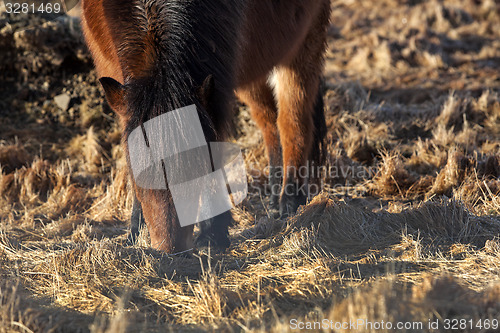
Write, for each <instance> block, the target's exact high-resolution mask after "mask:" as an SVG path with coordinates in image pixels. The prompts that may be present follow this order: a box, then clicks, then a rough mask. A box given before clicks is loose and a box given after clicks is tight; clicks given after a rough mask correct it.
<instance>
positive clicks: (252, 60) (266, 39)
mask: <svg viewBox="0 0 500 333" xmlns="http://www.w3.org/2000/svg"><path fill="white" fill-rule="evenodd" d="M323 1H329V0H323ZM323 1H321V0H275V1H269V0H251V1H249V4H248V9H247V13H246V22H245V24H244V27H243V34H242V41H241V43H242V48H241V54H240V59H239V63H238V67H239V70H238V74H237V85H238V87H243V86H245V85H247V84H249V83H251V82H255V81H257V80H261V79H263V78H266V77H267V76H268V74H269V72H270V71H271V70H272V69H273V67H275V66H277V65H286V64H287V63H288V62H289V61H291V60H292V59H293V58H294V55H295V54H296V53H297V51H298V49H299V48H301V47H302V46H303V42H304V39H305V37H306V36H307V33H308V32H309V30H310V29H311V26H312V25H313V23H314V20H315V19H317V17H318V14H319V11H320V10H321V8H323V6H322V2H323Z"/></svg>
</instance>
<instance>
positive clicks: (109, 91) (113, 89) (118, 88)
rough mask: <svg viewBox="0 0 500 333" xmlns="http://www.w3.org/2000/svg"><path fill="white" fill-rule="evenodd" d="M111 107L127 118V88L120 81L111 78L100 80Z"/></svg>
mask: <svg viewBox="0 0 500 333" xmlns="http://www.w3.org/2000/svg"><path fill="white" fill-rule="evenodd" d="M99 82H101V85H102V87H103V88H104V94H105V95H106V100H107V101H108V104H109V106H110V107H111V108H112V109H113V110H114V111H115V112H116V113H117V114H118V115H120V116H122V117H124V116H126V112H127V107H126V105H125V87H124V86H123V85H122V84H121V83H120V82H118V81H116V80H115V79H113V78H110V77H102V78H100V79H99Z"/></svg>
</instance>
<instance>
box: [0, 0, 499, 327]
mask: <svg viewBox="0 0 500 333" xmlns="http://www.w3.org/2000/svg"><path fill="white" fill-rule="evenodd" d="M332 6H333V14H332V22H333V25H332V27H331V29H330V37H331V38H330V40H329V50H328V54H327V61H326V74H325V80H326V87H327V89H326V91H325V102H326V107H327V124H328V128H329V131H328V137H327V140H328V142H327V143H328V156H327V167H329V168H330V169H329V170H334V171H335V172H333V173H330V174H328V176H325V175H324V176H325V177H324V178H323V185H324V187H323V191H322V193H321V194H320V195H318V196H316V197H314V198H311V200H310V202H309V203H308V204H307V205H306V206H304V207H302V208H300V210H299V213H298V214H297V215H296V216H294V217H292V218H290V219H288V220H276V219H273V218H271V217H269V216H268V214H267V211H266V207H267V204H268V198H266V197H265V196H263V195H261V190H263V189H265V188H266V186H267V185H266V181H265V178H266V177H265V176H264V175H263V174H262V172H261V171H262V170H263V169H264V167H265V165H266V163H267V161H266V157H265V153H264V148H263V147H262V138H261V136H260V134H259V132H258V131H257V130H256V128H255V125H254V123H253V122H252V121H251V120H250V117H249V115H248V110H246V108H245V107H240V108H239V116H238V125H239V130H238V131H239V133H238V135H237V137H236V141H237V142H238V144H240V146H241V147H242V148H243V150H244V155H245V159H246V162H247V169H248V170H249V181H250V185H251V190H250V193H249V196H248V198H247V200H245V202H244V203H243V204H242V205H241V206H240V207H238V208H237V209H235V210H234V211H233V216H234V218H235V221H236V223H235V225H234V226H233V227H232V228H231V229H230V235H231V238H232V246H231V248H230V249H229V250H228V251H227V253H225V254H223V255H215V256H211V255H210V254H208V253H195V254H194V255H193V256H192V257H182V256H168V255H164V254H161V253H157V252H155V251H153V250H151V249H150V248H149V239H148V234H147V231H146V230H143V231H142V232H141V234H140V236H139V242H138V244H137V245H135V246H129V245H127V244H126V242H125V240H126V231H127V227H128V222H127V219H128V217H129V215H130V211H131V203H132V197H131V193H130V189H129V185H128V176H127V173H126V170H125V163H124V157H123V152H122V150H121V147H120V146H119V142H120V133H119V130H118V129H117V125H116V123H115V121H114V120H113V116H112V113H111V112H110V110H109V109H108V108H107V107H103V105H104V103H103V97H102V95H101V93H100V91H99V90H98V89H97V87H98V83H97V82H96V77H95V72H94V71H93V70H91V69H90V68H91V67H90V58H89V56H88V54H87V53H86V52H85V51H84V49H83V47H82V45H83V44H82V41H81V40H78V38H77V36H78V27H77V26H76V27H75V26H71V24H72V23H71V22H68V21H55V22H50V23H43V22H42V23H43V24H40V25H38V26H37V28H36V29H35V30H33V31H37V34H38V35H37V36H39V40H40V41H44V42H43V43H35V42H34V39H33V36H34V35H33V33H32V32H29V31H28V32H26V33H9V28H8V27H4V28H1V27H0V45H2V47H4V46H5V47H6V48H11V49H12V52H11V53H5V54H1V55H0V58H1V60H2V64H1V65H0V70H1V71H2V73H6V74H5V75H4V77H2V78H0V80H5V81H6V82H7V84H6V85H4V84H3V83H2V86H5V87H6V88H5V91H3V90H2V91H0V97H1V98H0V140H1V141H0V170H1V172H0V280H1V283H0V332H19V331H21V332H68V331H75V332H82V331H83V332H87V331H90V332H109V333H118V332H137V331H159V332H165V331H179V330H181V331H227V332H234V331H255V332H260V331H262V332H267V331H274V332H282V331H291V330H292V327H291V326H290V322H291V320H295V319H297V320H299V321H303V322H310V323H313V322H314V321H321V320H323V319H328V320H332V321H335V322H344V321H349V320H357V319H364V320H365V321H371V322H376V321H381V320H384V321H385V322H388V321H390V322H393V323H396V322H403V321H405V322H406V321H408V322H422V323H423V324H424V328H423V329H408V330H407V331H408V332H411V331H413V332H415V331H417V332H420V331H424V332H441V331H443V329H442V328H443V326H441V327H440V328H441V329H431V328H429V327H427V326H425V325H427V323H428V322H429V320H431V321H433V322H434V321H436V320H437V321H439V322H440V324H441V325H442V324H443V323H444V320H445V319H453V318H455V319H467V320H469V319H472V320H474V321H477V320H478V319H493V318H497V319H498V314H499V313H500V279H499V276H500V265H499V263H500V240H499V236H500V154H499V151H500V83H499V82H500V81H499V80H498V68H500V60H499V59H500V42H499V40H500V28H499V25H498V22H499V21H500V7H499V5H498V4H497V3H496V2H495V1H493V0H483V1H473V0H465V1H463V0H460V1H459V0H432V1H413V0H412V1H410V0H408V1H395V0H381V1H377V2H370V1H332ZM0 22H2V23H0V24H4V23H3V21H0ZM33 25H34V26H35V25H36V22H35V23H33ZM68 25H69V27H68ZM49 35H50V36H55V37H58V38H48V37H47V36H49ZM56 40H57V41H56ZM44 43H45V44H44ZM51 43H52V44H51ZM47 45H49V46H47ZM71 50H73V51H71ZM14 55H15V56H14ZM9 56H10V57H14V58H12V59H11V58H9ZM9 59H10V60H9ZM4 60H5V61H4ZM14 60H15V61H14ZM8 64H12V65H8ZM48 74H49V75H48ZM9 80H10V81H9ZM61 93H67V94H68V95H69V96H71V102H70V105H69V109H68V110H67V111H62V110H60V109H59V108H58V107H57V105H56V104H55V103H54V102H53V100H52V99H53V97H54V96H56V95H58V94H61ZM4 110H6V111H5V112H4ZM319 330H320V329H315V331H319ZM351 331H359V332H375V331H377V332H384V331H389V330H383V329H381V330H374V329H370V328H366V327H364V328H360V329H358V330H351ZM392 331H394V330H392ZM462 331H467V332H468V331H477V332H479V331H481V330H479V329H464V330H462ZM484 331H488V330H483V331H482V332H484ZM490 331H491V332H493V331H494V330H490Z"/></svg>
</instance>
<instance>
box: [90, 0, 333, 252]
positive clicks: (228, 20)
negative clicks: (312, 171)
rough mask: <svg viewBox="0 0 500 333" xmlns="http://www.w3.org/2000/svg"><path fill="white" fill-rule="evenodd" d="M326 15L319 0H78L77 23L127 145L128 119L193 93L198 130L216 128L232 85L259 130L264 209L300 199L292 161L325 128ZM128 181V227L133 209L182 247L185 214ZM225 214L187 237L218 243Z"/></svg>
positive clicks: (219, 131)
mask: <svg viewBox="0 0 500 333" xmlns="http://www.w3.org/2000/svg"><path fill="white" fill-rule="evenodd" d="M329 15H330V0H84V1H83V18H82V23H83V29H84V34H85V38H86V41H87V43H88V46H89V48H90V51H91V52H92V55H93V58H94V61H95V66H96V68H97V72H98V74H99V76H100V77H101V79H100V82H101V84H102V86H103V88H104V91H105V94H106V99H107V101H108V103H109V105H110V106H111V107H112V108H113V110H114V111H115V112H116V113H117V115H118V116H119V120H120V124H121V126H122V130H123V145H124V147H125V151H126V152H127V154H128V149H127V147H126V145H127V138H128V135H129V134H130V133H131V131H133V130H134V129H135V128H137V127H138V126H141V124H143V123H144V122H146V121H148V120H150V119H152V118H155V117H157V116H159V115H161V114H163V113H166V112H169V111H171V110H175V109H178V108H181V107H184V106H188V105H192V104H195V105H196V106H197V109H198V113H199V116H200V119H201V122H202V127H203V131H204V134H205V137H206V141H207V142H210V141H222V140H224V139H225V138H226V133H228V131H227V128H228V120H229V119H230V116H231V111H232V109H233V104H232V102H233V99H234V95H235V92H236V95H237V96H238V97H239V99H241V101H243V102H244V103H246V104H247V105H248V106H249V107H250V110H251V114H252V116H253V119H254V120H255V121H256V123H257V125H258V126H259V128H260V129H261V130H262V132H263V136H264V142H265V144H266V148H267V153H268V156H269V162H270V184H271V188H272V189H273V190H272V193H271V209H274V210H275V211H279V213H280V214H281V216H282V217H283V216H287V215H289V214H293V213H295V211H296V209H297V208H298V206H299V205H301V204H304V203H305V202H306V198H307V190H306V189H305V187H304V184H306V183H307V179H305V178H304V177H303V176H301V175H299V174H298V172H297V170H299V168H301V167H304V166H306V167H307V165H309V164H310V162H311V161H312V160H314V159H315V158H316V157H318V156H319V152H320V149H321V146H322V141H323V137H324V135H325V132H326V129H325V120H324V113H323V105H322V98H321V95H320V94H319V86H320V75H321V72H322V67H323V53H324V50H325V44H326V42H325V41H326V29H327V26H328V22H329ZM318 96H319V97H318ZM129 166H130V164H129ZM282 167H283V168H282ZM281 170H283V172H281ZM280 173H281V174H282V177H281V176H280ZM132 178H133V177H132ZM132 183H133V189H134V191H135V203H134V209H133V213H132V218H131V220H132V231H131V239H132V240H134V239H135V237H136V235H137V233H138V228H139V223H140V220H141V219H142V218H144V220H145V222H146V225H147V226H148V229H149V232H150V236H151V243H152V244H151V245H152V247H154V248H156V249H158V250H162V251H166V252H169V253H172V252H179V251H184V250H186V249H189V248H191V247H192V246H193V240H192V239H193V226H189V227H184V228H182V227H181V226H180V224H179V221H178V218H177V214H176V212H175V208H174V205H173V200H172V196H171V194H170V192H169V191H168V190H147V189H143V188H140V187H139V186H136V185H135V184H134V180H133V179H132ZM280 183H281V186H279V184H280ZM277 184H278V186H273V185H277ZM277 187H278V188H280V189H279V190H276V188H277ZM231 222H232V217H231V214H230V213H229V212H227V213H224V214H222V215H219V216H217V217H215V218H213V219H212V220H210V221H205V222H203V223H201V225H200V227H201V232H200V235H199V237H198V239H197V245H198V246H206V245H207V244H209V243H210V244H211V245H212V246H214V247H215V248H216V249H218V250H224V249H226V248H227V247H228V246H229V238H228V226H229V225H230V224H231Z"/></svg>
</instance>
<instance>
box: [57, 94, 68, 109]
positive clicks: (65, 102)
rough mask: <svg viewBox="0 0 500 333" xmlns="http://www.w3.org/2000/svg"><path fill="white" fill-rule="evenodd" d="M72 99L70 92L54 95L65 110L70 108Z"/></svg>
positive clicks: (60, 106) (58, 104)
mask: <svg viewBox="0 0 500 333" xmlns="http://www.w3.org/2000/svg"><path fill="white" fill-rule="evenodd" d="M70 100H71V97H70V96H69V95H68V94H61V95H57V96H56V97H54V102H56V104H57V106H58V107H59V108H60V109H61V110H63V111H66V110H67V109H68V106H69V101H70Z"/></svg>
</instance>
